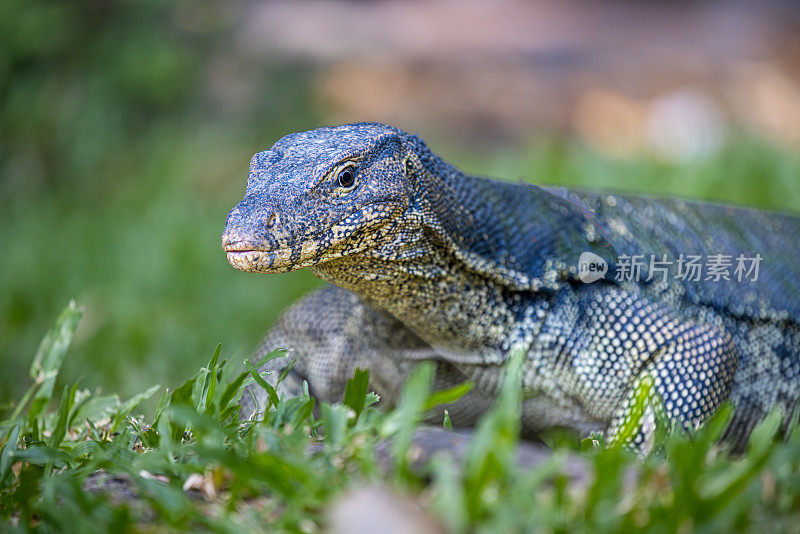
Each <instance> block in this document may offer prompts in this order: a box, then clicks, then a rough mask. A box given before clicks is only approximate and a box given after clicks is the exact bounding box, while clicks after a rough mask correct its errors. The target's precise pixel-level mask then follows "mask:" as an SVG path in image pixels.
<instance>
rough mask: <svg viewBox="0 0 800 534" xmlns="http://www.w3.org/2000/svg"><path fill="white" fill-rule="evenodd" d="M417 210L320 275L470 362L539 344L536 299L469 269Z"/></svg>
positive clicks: (324, 265)
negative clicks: (377, 240)
mask: <svg viewBox="0 0 800 534" xmlns="http://www.w3.org/2000/svg"><path fill="white" fill-rule="evenodd" d="M423 220H424V217H421V216H419V214H417V213H415V212H414V211H413V210H409V212H408V213H407V214H406V215H405V216H404V217H403V218H401V219H400V220H398V221H396V222H395V223H394V224H395V225H396V228H395V229H394V230H393V231H389V232H387V233H388V235H389V238H388V239H387V240H386V242H385V243H384V244H382V245H380V246H378V247H375V248H373V249H370V250H368V251H366V252H363V253H359V254H354V255H351V256H345V257H342V258H338V259H335V260H332V261H328V262H325V263H321V264H317V265H315V266H314V267H312V271H313V272H314V274H316V275H317V276H319V277H320V278H323V279H325V280H327V281H329V282H331V283H333V284H335V285H337V286H340V287H343V288H345V289H348V290H350V291H353V292H354V293H356V294H357V295H359V296H360V297H361V298H362V299H364V301H365V302H366V303H367V304H368V305H370V306H372V307H374V308H377V309H380V310H383V311H385V312H388V313H389V314H391V315H393V316H394V317H396V318H397V319H398V320H400V321H401V322H402V323H403V324H404V325H405V326H406V327H408V328H409V329H411V330H412V331H413V332H414V333H416V334H417V335H418V336H420V337H421V338H422V339H423V340H425V341H426V342H427V343H428V344H430V345H431V346H433V347H434V348H436V349H437V350H439V351H441V352H444V353H447V354H448V355H449V356H450V357H451V358H453V359H454V360H456V361H463V362H465V363H487V362H490V361H492V360H493V359H496V361H498V362H500V361H502V360H503V358H504V356H505V355H506V354H508V352H509V351H511V350H515V349H516V348H519V347H520V346H523V347H524V348H526V349H527V347H528V346H529V345H530V344H531V343H532V342H533V338H534V336H535V332H536V331H537V328H538V327H537V325H540V324H541V322H542V321H543V319H544V315H543V313H542V310H543V309H544V308H538V307H537V306H536V301H537V299H540V300H544V299H545V297H539V296H537V295H535V294H534V293H532V292H527V291H526V292H519V291H512V290H509V289H508V288H506V287H504V286H503V285H502V284H499V283H497V282H496V281H494V280H491V279H488V278H486V277H484V276H482V275H480V274H478V273H476V272H474V271H473V270H470V269H468V268H466V267H465V266H464V265H463V264H462V263H461V262H460V261H459V260H458V259H457V258H455V257H454V256H453V255H452V254H451V253H450V252H449V250H448V249H447V247H445V246H443V245H442V244H441V243H440V242H439V239H438V238H437V237H436V235H435V233H433V232H431V231H430V230H429V229H427V228H426V227H425V225H424V224H423V222H422V221H423Z"/></svg>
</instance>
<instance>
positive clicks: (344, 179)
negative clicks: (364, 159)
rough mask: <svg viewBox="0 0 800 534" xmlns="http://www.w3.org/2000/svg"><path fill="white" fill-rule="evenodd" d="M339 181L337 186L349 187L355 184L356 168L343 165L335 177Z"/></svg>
mask: <svg viewBox="0 0 800 534" xmlns="http://www.w3.org/2000/svg"><path fill="white" fill-rule="evenodd" d="M336 180H337V181H338V182H339V187H341V188H344V189H350V188H351V187H353V186H354V185H355V184H356V170H355V168H354V167H353V166H352V165H349V166H347V167H345V168H344V169H342V170H340V171H339V176H338V177H337V178H336Z"/></svg>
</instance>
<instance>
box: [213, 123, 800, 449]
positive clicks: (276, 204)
mask: <svg viewBox="0 0 800 534" xmlns="http://www.w3.org/2000/svg"><path fill="white" fill-rule="evenodd" d="M222 242H223V248H224V249H225V250H226V252H227V256H228V261H229V262H230V263H231V264H232V265H233V266H234V267H237V268H239V269H242V270H245V271H250V272H264V273H276V272H285V271H289V270H294V269H299V268H303V267H309V268H310V269H311V270H312V271H313V272H314V273H315V274H316V275H317V276H319V277H321V278H323V279H325V280H328V281H330V282H331V283H333V284H334V285H335V286H338V288H327V289H323V290H321V291H319V292H317V293H314V294H312V295H310V296H309V297H306V299H304V300H303V301H301V302H300V303H298V304H297V305H296V306H295V307H294V308H293V309H292V310H290V311H289V312H288V314H287V315H286V316H285V317H284V318H283V319H282V320H281V321H280V322H279V323H278V325H276V327H275V328H274V329H273V331H272V332H271V333H270V334H269V335H268V337H267V339H266V340H265V343H266V344H267V346H266V347H265V348H267V349H271V348H276V347H278V346H284V347H288V348H291V349H293V351H294V352H295V356H296V358H297V359H298V364H297V368H296V376H297V377H301V378H307V379H308V381H309V385H310V387H311V389H312V390H313V391H315V393H319V394H320V395H321V396H323V398H325V397H327V396H330V397H332V398H336V397H337V396H338V395H340V394H341V388H342V386H343V384H344V380H346V378H347V377H349V376H350V374H351V372H352V367H353V366H354V365H360V366H366V367H369V368H370V370H371V371H372V377H373V380H374V381H375V387H376V389H377V390H378V391H379V392H380V393H381V394H382V395H384V397H385V398H387V399H388V400H390V401H391V400H392V398H393V396H394V395H396V392H397V391H396V390H397V387H398V385H399V382H400V381H401V378H402V377H403V376H405V374H407V372H408V370H409V369H410V368H411V366H413V363H414V362H416V361H418V360H420V359H430V360H435V361H437V362H438V363H437V365H438V368H437V381H438V382H439V383H440V385H442V386H445V385H447V384H450V385H452V384H454V383H457V382H458V381H461V380H463V379H464V378H468V379H470V380H473V381H474V382H475V383H476V386H477V387H476V389H475V390H474V391H473V392H472V393H470V395H468V396H467V397H466V398H464V399H462V401H460V403H459V404H458V405H457V406H455V407H454V411H451V413H455V416H456V417H457V419H458V421H459V422H462V423H463V424H471V422H473V421H474V418H475V417H476V414H479V413H480V412H481V411H482V410H485V408H486V406H488V405H489V404H490V402H491V399H492V398H493V395H494V393H495V392H496V390H497V387H498V385H499V380H500V376H501V369H502V363H503V362H504V361H505V360H506V359H507V358H508V356H509V355H510V354H511V353H513V352H514V351H520V350H521V351H524V352H525V353H526V354H527V359H526V361H525V364H524V367H523V369H524V377H523V387H524V388H525V390H526V392H527V395H526V400H525V402H524V403H523V428H524V429H525V430H526V431H527V432H528V433H535V432H536V431H538V430H541V429H544V428H548V427H551V426H557V425H558V426H571V427H574V428H577V429H579V430H581V431H584V432H585V431H588V430H605V431H607V432H608V433H609V434H610V435H612V436H613V435H614V434H615V432H617V431H618V430H619V428H620V427H621V425H622V424H623V423H624V422H625V421H626V417H627V415H628V414H629V412H630V408H631V402H632V396H633V394H634V392H635V387H634V386H635V384H637V383H638V381H639V380H641V379H642V378H643V377H645V376H650V377H652V378H653V380H654V386H655V391H656V394H657V395H658V397H659V398H660V399H661V400H662V401H663V407H664V409H665V411H666V415H667V416H668V417H669V418H670V419H672V420H673V421H676V422H679V423H680V424H682V425H684V426H686V427H696V426H697V425H699V424H700V423H701V422H702V421H704V420H705V419H706V418H707V417H708V416H709V415H710V414H711V413H713V411H714V409H716V407H717V406H718V405H719V404H720V403H721V402H722V401H723V400H725V399H727V398H730V399H731V400H732V401H733V403H734V404H735V405H736V407H737V410H736V412H735V413H736V415H735V420H734V421H733V423H732V425H731V427H730V429H729V433H730V436H729V437H730V438H731V439H732V440H733V441H734V442H737V443H741V441H742V440H743V439H744V438H745V437H746V435H747V434H748V433H749V431H750V429H751V428H752V427H753V426H754V424H756V423H757V422H758V420H760V418H761V417H762V416H763V415H764V414H765V413H766V411H767V410H768V409H769V408H770V407H772V406H774V405H781V406H783V407H784V408H785V410H786V412H787V420H788V418H789V416H790V415H791V414H792V413H793V412H794V410H795V409H796V407H797V404H798V398H799V397H800V326H798V325H799V324H800V294H799V293H798V290H800V266H798V264H797V262H789V261H786V257H787V255H788V254H792V253H794V251H795V249H796V246H797V244H798V243H799V242H800V219H798V218H795V217H790V216H785V215H779V214H767V213H762V212H758V211H755V210H749V209H743V208H734V207H729V206H720V205H713V204H702V203H695V202H686V201H679V200H671V199H647V198H637V197H632V196H631V197H629V196H618V195H601V194H596V193H589V192H581V191H570V190H567V189H563V188H546V187H539V186H532V185H523V184H510V183H505V182H498V181H494V180H489V179H484V178H476V177H470V176H466V175H464V174H463V173H461V172H460V171H458V170H457V169H456V168H455V167H453V166H452V165H450V164H448V163H446V162H444V161H443V160H441V159H440V158H438V157H437V156H436V155H435V154H433V152H432V151H430V149H428V147H427V146H426V145H425V144H424V143H423V142H422V141H421V140H420V139H419V138H418V137H416V136H413V135H409V134H407V133H405V132H402V131H401V130H397V129H395V128H392V127H390V126H386V125H381V124H356V125H348V126H341V127H337V128H320V129H317V130H312V131H309V132H303V133H298V134H292V135H289V136H286V137H284V138H283V139H281V140H280V141H278V142H277V143H276V144H275V145H274V146H273V147H272V148H271V149H270V150H268V151H265V152H261V153H259V154H256V156H254V158H253V160H252V162H251V168H250V176H249V178H248V183H247V188H246V191H245V196H244V199H243V200H242V201H241V202H240V203H239V204H237V206H236V207H234V209H233V210H232V211H231V212H230V214H229V215H228V219H227V221H226V228H225V233H224V235H223V238H222ZM586 252H591V253H592V254H595V255H597V256H599V257H602V258H604V259H605V260H606V261H607V262H608V263H609V264H610V267H611V269H614V268H615V267H618V262H619V261H621V260H622V259H624V258H637V257H642V258H644V257H650V256H651V255H652V256H654V257H656V258H668V257H669V258H672V259H678V258H684V257H688V256H690V255H705V256H712V255H716V256H720V257H725V258H727V257H730V258H731V259H735V258H736V257H738V256H742V255H748V256H755V255H756V254H760V256H761V258H762V260H763V261H762V262H761V264H760V270H759V273H758V278H757V280H754V281H741V280H737V279H736V277H735V276H734V277H733V278H731V276H730V275H728V279H725V277H720V276H717V277H716V278H718V279H716V280H711V279H709V280H706V279H704V278H702V277H701V278H699V279H697V280H695V279H693V277H688V278H687V277H678V276H674V273H667V274H668V275H665V276H657V274H659V275H660V274H663V273H659V272H658V269H657V268H655V266H651V265H643V266H642V267H641V273H640V274H641V276H640V277H638V278H637V279H633V278H632V277H631V278H629V279H625V278H624V277H623V279H621V280H615V279H613V278H612V277H605V278H603V279H601V280H599V281H597V282H595V283H591V284H585V283H582V282H581V281H580V278H579V273H578V269H577V262H578V258H579V256H580V255H581V254H583V253H586ZM682 255H683V256H682ZM728 261H731V260H728ZM339 288H341V289H339ZM354 317H357V318H358V319H354ZM273 365H275V364H273ZM291 384H292V383H291V382H289V383H287V387H292V385H291ZM294 387H295V388H297V387H299V382H298V381H297V380H295V383H294ZM295 391H297V390H296V389H295ZM454 422H455V419H454ZM647 437H648V434H647V431H646V429H644V428H643V429H642V430H641V432H639V433H638V434H637V436H636V438H635V439H636V440H637V442H638V444H641V443H642V442H643V441H644V440H646V439H647Z"/></svg>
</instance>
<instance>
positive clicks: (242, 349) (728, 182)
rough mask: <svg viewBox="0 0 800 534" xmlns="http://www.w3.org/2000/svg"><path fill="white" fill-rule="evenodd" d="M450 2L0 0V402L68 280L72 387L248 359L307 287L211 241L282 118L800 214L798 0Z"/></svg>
mask: <svg viewBox="0 0 800 534" xmlns="http://www.w3.org/2000/svg"><path fill="white" fill-rule="evenodd" d="M465 5H466V6H467V7H465V8H459V7H458V3H451V2H444V3H442V2H431V3H430V4H427V3H414V4H413V5H411V4H399V3H396V2H358V3H351V2H328V3H321V2H308V3H302V4H295V3H291V2H269V3H263V4H261V3H244V2H242V3H227V2H221V1H220V2H209V1H201V2H175V3H162V2H155V1H141V2H74V3H73V2H70V3H67V2H63V3H61V2H45V1H41V0H5V1H4V2H2V3H0V245H1V248H0V250H1V251H2V261H0V288H1V290H0V369H2V371H0V403H7V402H9V401H11V400H12V399H15V398H18V396H19V395H20V393H21V391H22V390H23V389H24V388H25V387H26V386H27V378H26V377H27V368H28V366H29V364H30V361H31V358H32V355H33V353H34V351H35V350H36V347H37V343H38V340H39V339H40V338H41V336H42V335H43V333H44V332H45V330H46V328H47V327H48V325H49V324H50V323H51V322H52V321H53V319H54V318H55V317H56V316H57V314H58V313H59V312H60V310H61V309H62V308H63V307H64V306H65V305H66V303H67V302H68V301H69V300H70V299H73V298H74V299H75V300H77V302H78V303H79V304H80V305H82V306H83V307H84V308H85V311H86V312H85V316H84V319H83V322H82V323H81V326H80V329H79V331H78V335H77V338H76V341H75V344H74V346H73V348H72V350H71V354H70V357H69V358H68V359H67V362H66V366H65V371H64V373H63V379H64V380H65V381H68V382H72V381H74V380H75V379H80V380H81V384H82V386H84V387H91V388H95V387H98V386H102V387H103V389H104V390H105V391H111V392H119V393H120V394H122V395H130V394H132V393H135V392H138V391H141V390H143V389H145V388H146V387H147V386H149V385H151V384H153V383H161V384H163V385H169V386H173V385H175V384H177V383H178V382H179V381H180V380H181V379H182V378H184V377H186V376H187V375H188V374H189V373H190V372H191V371H193V370H194V369H196V368H197V367H198V366H199V365H201V364H202V363H203V362H205V361H207V360H208V357H209V355H210V354H211V352H212V351H213V348H214V346H215V345H216V344H217V343H220V342H221V343H222V344H223V351H224V354H226V355H227V356H228V357H231V356H234V355H236V357H240V358H243V357H245V356H247V355H248V354H249V351H250V350H251V348H252V347H253V346H254V345H255V344H256V342H257V340H258V338H259V337H260V336H261V335H262V333H263V332H264V331H265V329H266V328H267V327H268V326H269V324H270V323H271V321H273V320H274V319H275V317H276V316H277V315H278V314H279V313H280V312H281V310H282V309H283V308H284V307H285V306H286V305H287V304H288V303H289V302H291V301H292V300H293V299H296V298H297V297H298V296H299V295H301V294H302V293H303V292H305V291H307V290H309V289H310V288H311V287H313V286H315V285H317V284H319V283H320V282H319V281H318V280H316V279H315V278H314V277H313V276H312V275H311V274H310V273H308V272H305V271H303V272H296V273H290V274H286V275H275V276H266V275H262V276H259V275H248V274H245V273H241V272H239V271H236V270H234V269H233V268H232V267H230V266H229V265H228V264H227V262H226V261H225V256H224V254H223V253H222V251H221V250H220V245H219V237H220V233H221V231H222V227H223V223H224V219H225V215H226V214H227V211H228V210H229V209H230V208H231V207H232V206H233V205H234V204H235V203H236V202H237V201H238V200H239V199H240V198H241V195H242V192H243V190H244V183H245V179H246V176H247V167H248V162H249V159H250V156H251V155H252V154H253V153H254V152H256V151H259V150H263V149H265V148H267V147H269V146H270V145H271V144H272V143H273V142H274V141H276V140H277V139H278V138H280V137H281V136H282V135H285V134H287V133H290V132H293V131H298V130H307V129H311V128H314V127H316V126H320V125H324V124H333V123H343V122H355V121H359V120H378V121H384V122H390V123H392V124H395V125H397V126H400V127H402V128H405V129H408V130H412V131H414V132H417V133H420V134H421V135H422V136H423V137H424V138H425V139H426V140H427V141H428V143H429V144H430V145H431V146H432V147H433V149H434V150H435V151H437V152H438V153H439V154H441V155H442V156H444V157H446V158H447V159H449V160H450V161H452V162H454V163H456V164H457V165H458V166H459V167H461V168H462V169H464V170H466V171H469V172H472V173H476V174H485V175H492V176H496V177H504V178H508V179H513V180H517V179H526V180H530V181H534V182H537V183H559V184H573V185H581V186H587V187H592V188H602V189H611V190H617V191H620V190H621V191H637V192H645V193H650V194H660V195H678V196H682V197H689V198H699V199H710V200H720V201H728V202H736V203H741V204H747V205H752V206H758V207H762V208H769V209H778V210H783V211H790V212H800V151H798V146H800V83H798V72H799V71H800V69H798V64H800V45H798V37H797V35H795V34H796V32H794V31H792V28H796V27H797V26H796V25H794V23H793V22H792V21H796V20H797V19H796V18H792V17H796V15H797V13H796V11H795V10H794V8H792V7H791V6H788V7H787V6H785V5H784V4H782V3H776V4H775V5H774V6H772V8H770V9H759V10H756V9H755V8H754V7H752V6H751V7H747V6H746V5H745V7H741V4H736V5H738V6H740V7H738V8H736V9H733V10H729V9H727V8H726V9H725V10H723V11H719V9H718V8H716V7H715V8H713V9H712V8H711V7H709V6H708V5H706V4H704V3H702V2H700V3H698V5H697V6H695V7H692V6H694V4H693V5H692V6H688V5H683V4H681V7H678V8H676V9H678V10H682V11H681V12H680V13H677V14H675V15H674V16H672V17H668V18H666V19H665V17H664V10H665V9H668V8H667V7H665V5H662V4H659V3H653V4H647V5H641V4H639V3H626V2H622V3H612V4H607V5H606V4H598V3H596V2H595V3H588V4H586V5H583V6H581V5H578V6H577V7H575V8H570V9H568V8H564V7H557V3H550V2H533V3H525V2H507V3H506V8H507V9H506V10H505V11H504V14H503V15H502V16H499V17H497V19H494V20H492V21H490V20H489V19H488V18H487V17H485V16H484V15H482V13H483V12H482V11H481V10H486V9H488V8H486V7H480V6H481V5H480V4H479V3H469V4H465ZM714 5H716V4H714ZM431 6H432V7H431ZM531 6H533V7H531ZM537 6H538V7H542V6H550V8H551V9H549V10H541V9H538V10H537V9H535V8H536V7H537ZM698 6H699V7H698ZM756 11H757V13H756ZM609 13H611V15H613V16H609ZM670 13H672V12H671V11H670ZM614 14H616V15H614ZM548 17H549V18H548ZM719 20H722V21H723V22H724V23H719V24H717V23H716V21H719ZM731 20H733V21H734V22H735V21H738V23H737V24H732V23H731ZM670 21H672V22H670ZM648 24H649V25H650V26H651V27H653V28H656V30H654V31H652V32H648V31H642V28H644V29H646V28H648ZM670 24H672V25H673V26H675V27H680V28H681V32H682V33H681V32H679V33H678V34H675V33H671V30H670ZM753 25H756V30H758V31H756V30H752V31H750V32H749V33H748V28H751V27H752V26H753ZM630 27H634V28H636V31H634V32H633V33H631V32H629V31H628V30H624V28H630ZM586 28H589V29H591V31H585V29H586ZM686 28H689V29H688V30H687V29H686ZM692 28H695V29H694V30H692ZM765 28H766V30H765ZM548 29H549V31H544V30H548ZM468 30H474V31H468ZM536 30H542V31H536ZM626 31H628V33H626ZM687 32H688V33H687ZM706 34H710V36H707V35H706ZM743 36H744V37H743ZM748 36H750V37H751V38H750V40H748V39H747V38H746V37H748ZM759 36H760V37H759ZM764 36H766V37H764ZM615 39H616V40H615ZM720 43H722V44H720ZM726 43H728V44H731V43H734V44H735V46H734V44H731V46H729V47H726V46H723V45H725V44H726ZM742 43H744V44H742ZM787 43H788V44H787ZM665 50H667V51H668V52H669V53H668V54H664V53H663V52H664V51H665Z"/></svg>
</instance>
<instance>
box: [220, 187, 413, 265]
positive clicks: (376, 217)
mask: <svg viewBox="0 0 800 534" xmlns="http://www.w3.org/2000/svg"><path fill="white" fill-rule="evenodd" d="M401 209H402V208H401V207H400V206H399V205H398V204H397V203H396V202H375V203H372V204H368V205H366V206H364V207H363V208H361V209H360V210H357V211H355V212H354V213H351V214H350V215H347V216H345V217H343V218H342V219H341V220H339V221H338V222H337V223H335V224H333V225H332V226H331V227H330V228H328V229H327V230H324V231H322V232H320V233H319V234H318V235H316V236H313V237H309V238H305V239H303V240H302V241H301V242H300V243H298V244H296V245H294V246H291V247H281V248H277V249H274V250H268V249H263V248H259V247H258V246H257V245H254V244H253V243H252V242H248V241H237V242H233V243H226V244H225V245H224V246H223V249H224V250H225V253H226V256H227V259H228V263H230V264H231V265H232V266H233V267H235V268H237V269H239V270H240V271H245V272H251V273H285V272H289V271H295V270H298V269H302V268H304V267H311V266H313V265H316V264H319V263H323V262H326V261H329V260H332V259H336V258H341V257H344V256H349V255H351V254H355V253H358V252H362V251H364V250H366V249H368V248H370V247H371V245H372V244H377V243H375V242H371V241H370V240H369V239H361V240H360V242H359V244H354V245H353V246H352V247H348V246H346V242H347V241H348V239H350V237H352V236H353V235H354V234H356V233H359V234H361V235H363V234H364V232H365V231H367V230H369V231H376V230H378V229H379V228H380V227H381V226H384V225H386V224H387V223H388V222H389V221H390V220H391V219H392V218H394V216H395V215H397V214H398V213H399V212H400V211H401ZM376 235H377V234H376Z"/></svg>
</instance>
